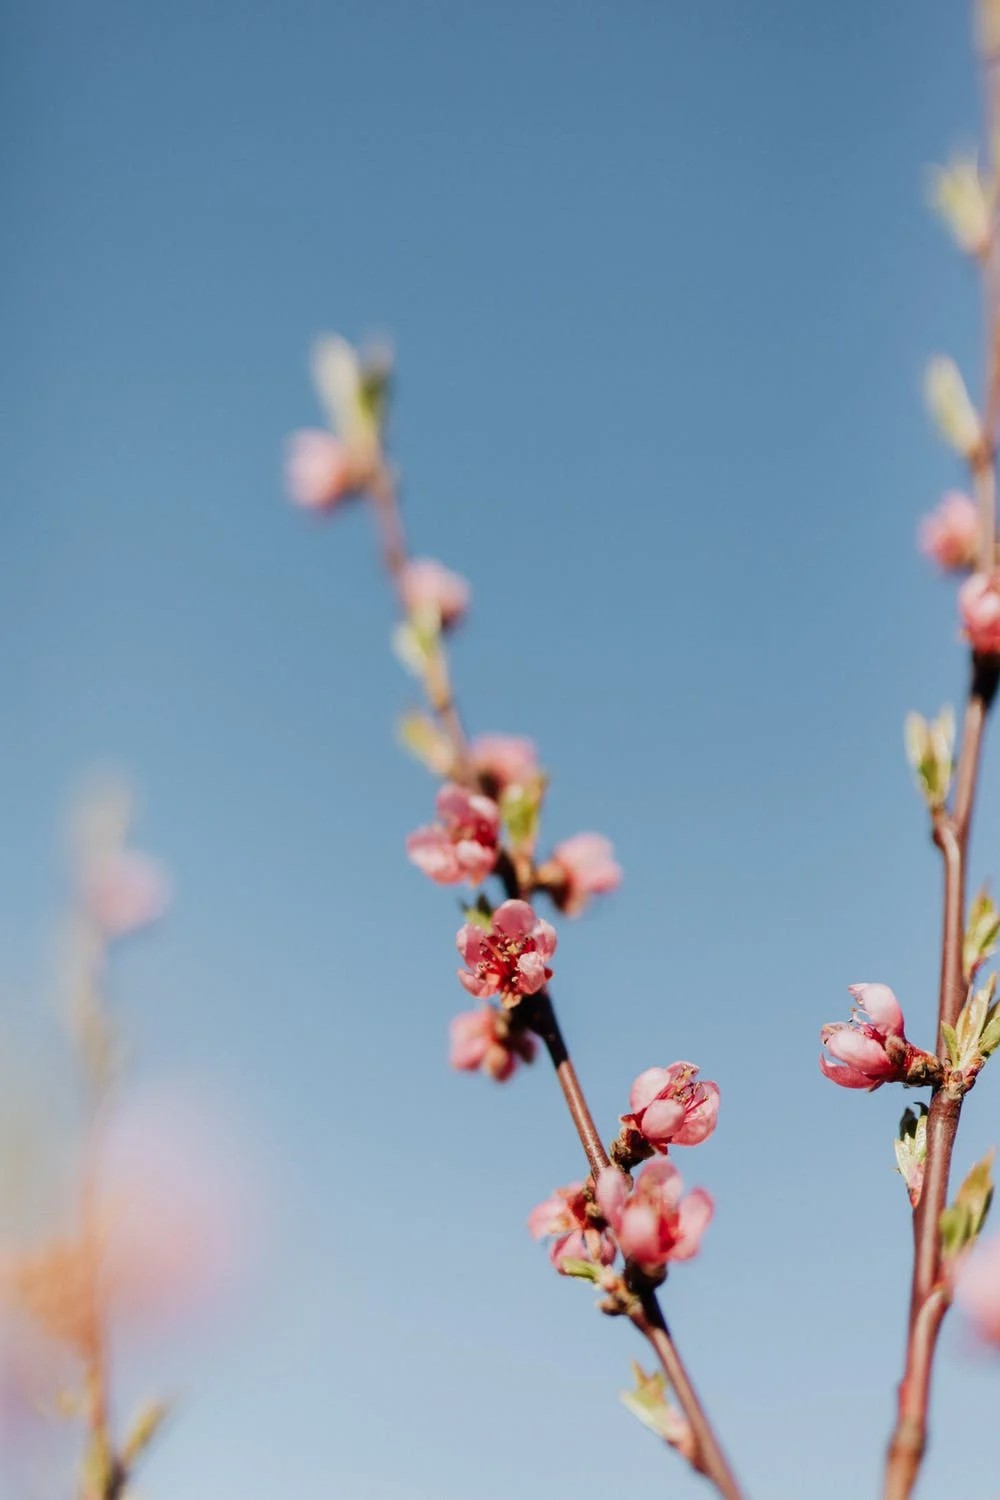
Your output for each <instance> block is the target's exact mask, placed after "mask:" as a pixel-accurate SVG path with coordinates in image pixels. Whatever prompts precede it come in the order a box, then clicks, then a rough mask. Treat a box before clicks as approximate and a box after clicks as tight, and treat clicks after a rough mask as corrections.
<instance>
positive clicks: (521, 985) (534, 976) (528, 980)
mask: <svg viewBox="0 0 1000 1500" xmlns="http://www.w3.org/2000/svg"><path fill="white" fill-rule="evenodd" d="M548 977H549V971H548V969H547V968H546V967H545V960H544V959H543V958H542V956H541V954H539V953H522V954H521V957H520V958H519V959H518V961H517V987H518V989H519V990H520V992H521V994H522V995H537V993H538V991H539V990H540V989H541V988H542V986H543V985H544V983H545V981H546V979H547V978H548Z"/></svg>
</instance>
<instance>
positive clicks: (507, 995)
mask: <svg viewBox="0 0 1000 1500" xmlns="http://www.w3.org/2000/svg"><path fill="white" fill-rule="evenodd" d="M456 943H457V946H458V951H459V953H460V954H461V955H462V957H463V958H464V959H465V962H466V964H467V965H468V970H465V969H459V971H458V977H459V980H460V981H461V983H462V984H463V985H464V986H465V988H466V989H467V990H468V992H469V994H470V995H475V996H476V997H477V999H480V1000H486V999H488V998H489V996H490V995H497V994H499V995H500V996H501V997H502V998H503V999H504V1000H505V1001H507V1002H510V1003H515V1002H516V1001H517V1000H518V998H519V997H520V996H521V995H535V994H537V993H538V991H539V990H540V989H541V988H542V986H543V985H544V984H545V982H546V980H547V979H550V978H551V976H552V970H551V969H550V968H549V967H548V960H549V959H550V958H551V957H552V955H553V953H554V952H555V951H556V935H555V931H554V930H553V928H552V927H550V926H549V924H548V922H543V921H542V920H541V919H540V918H538V917H536V916H535V913H534V912H533V911H532V909H531V907H530V906H529V905H528V903H527V901H505V902H504V903H503V905H502V906H498V907H497V909H496V911H495V912H494V913H493V924H492V927H491V930H490V931H489V932H484V931H483V929H482V928H481V927H477V926H476V925H475V924H474V923H472V922H467V923H466V924H465V926H464V927H463V928H461V929H460V931H459V934H458V937H457V939H456Z"/></svg>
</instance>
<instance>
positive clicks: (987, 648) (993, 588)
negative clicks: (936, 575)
mask: <svg viewBox="0 0 1000 1500" xmlns="http://www.w3.org/2000/svg"><path fill="white" fill-rule="evenodd" d="M958 610H959V614H960V615H961V617H962V626H963V630H964V634H965V639H966V640H967V641H968V643H969V645H970V646H971V647H972V649H973V651H975V652H977V653H978V654H979V655H980V656H995V655H997V654H998V653H1000V573H990V574H988V575H987V574H986V573H973V575H972V577H971V578H967V579H966V580H965V582H964V583H963V584H962V587H961V588H960V589H959V591H958Z"/></svg>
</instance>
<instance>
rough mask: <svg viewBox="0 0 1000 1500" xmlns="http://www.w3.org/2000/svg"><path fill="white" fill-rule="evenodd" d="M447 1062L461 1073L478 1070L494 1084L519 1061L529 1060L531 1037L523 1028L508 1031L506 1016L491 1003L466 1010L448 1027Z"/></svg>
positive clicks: (531, 1044) (510, 1071)
mask: <svg viewBox="0 0 1000 1500" xmlns="http://www.w3.org/2000/svg"><path fill="white" fill-rule="evenodd" d="M450 1035H451V1046H450V1050H449V1054H448V1061H449V1062H450V1063H451V1066H452V1067H453V1068H457V1069H458V1070H459V1071H460V1072H463V1073H475V1072H479V1071H482V1072H483V1073H485V1074H486V1075H487V1077H489V1078H492V1079H493V1080H494V1082H495V1083H505V1082H506V1081H507V1079H508V1078H509V1077H510V1076H511V1074H512V1073H513V1072H514V1070H515V1069H516V1068H517V1065H518V1063H519V1062H530V1061H531V1059H532V1058H533V1057H534V1055H535V1040H534V1037H532V1036H529V1034H528V1033H527V1032H525V1031H516V1032H515V1031H512V1030H511V1028H510V1025H509V1024H508V1022H507V1018H506V1017H505V1016H504V1015H502V1014H501V1013H500V1012H499V1011H496V1010H494V1009H493V1007H492V1006H483V1007H482V1008H481V1009H479V1010H466V1011H463V1012H462V1014H461V1015H459V1016H456V1017H455V1019H454V1020H453V1021H452V1023H451V1028H450Z"/></svg>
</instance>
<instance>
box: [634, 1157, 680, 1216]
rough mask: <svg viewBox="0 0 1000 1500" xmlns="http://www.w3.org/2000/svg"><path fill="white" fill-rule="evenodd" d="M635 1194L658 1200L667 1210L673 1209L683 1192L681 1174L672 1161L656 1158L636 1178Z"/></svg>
mask: <svg viewBox="0 0 1000 1500" xmlns="http://www.w3.org/2000/svg"><path fill="white" fill-rule="evenodd" d="M635 1186H636V1192H637V1193H640V1194H641V1195H642V1196H643V1197H652V1198H658V1199H659V1200H660V1201H661V1202H662V1203H664V1204H665V1205H666V1206H667V1207H668V1208H673V1207H674V1205H675V1204H676V1203H677V1202H678V1200H679V1199H680V1196H681V1192H682V1191H683V1181H682V1179H681V1174H680V1172H679V1171H678V1170H677V1168H676V1167H675V1166H674V1164H673V1162H672V1161H668V1160H667V1159H666V1157H664V1156H660V1157H657V1158H656V1160H655V1161H651V1162H647V1163H646V1165H645V1166H644V1167H643V1168H642V1169H641V1170H640V1172H639V1175H638V1177H637V1178H636V1183H635Z"/></svg>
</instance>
